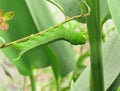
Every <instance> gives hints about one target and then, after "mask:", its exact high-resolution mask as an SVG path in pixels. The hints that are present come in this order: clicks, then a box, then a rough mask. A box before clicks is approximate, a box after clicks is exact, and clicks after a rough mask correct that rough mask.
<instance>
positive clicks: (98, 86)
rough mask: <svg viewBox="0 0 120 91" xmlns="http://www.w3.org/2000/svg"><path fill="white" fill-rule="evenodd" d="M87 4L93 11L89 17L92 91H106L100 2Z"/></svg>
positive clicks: (92, 0) (91, 1) (98, 0)
mask: <svg viewBox="0 0 120 91" xmlns="http://www.w3.org/2000/svg"><path fill="white" fill-rule="evenodd" d="M87 3H88V5H89V7H90V9H91V12H90V16H88V17H87V28H88V35H89V42H90V59H91V73H90V74H91V75H90V76H91V77H90V91H104V77H103V63H102V50H101V48H102V45H101V27H100V0H87Z"/></svg>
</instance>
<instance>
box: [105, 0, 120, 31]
mask: <svg viewBox="0 0 120 91" xmlns="http://www.w3.org/2000/svg"><path fill="white" fill-rule="evenodd" d="M107 2H108V6H109V9H110V13H111V16H112V19H113V21H114V23H115V25H116V28H117V30H118V32H119V33H120V21H119V20H120V14H119V12H120V1H119V0H114V1H113V0H107Z"/></svg>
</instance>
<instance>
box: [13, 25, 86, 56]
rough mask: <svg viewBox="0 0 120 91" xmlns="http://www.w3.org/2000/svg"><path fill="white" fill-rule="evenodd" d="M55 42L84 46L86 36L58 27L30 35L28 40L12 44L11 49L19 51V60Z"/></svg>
mask: <svg viewBox="0 0 120 91" xmlns="http://www.w3.org/2000/svg"><path fill="white" fill-rule="evenodd" d="M56 40H65V41H68V42H70V43H71V44H74V45H79V44H85V43H86V35H85V33H83V32H77V31H73V30H69V29H67V28H65V27H64V26H59V27H58V28H56V29H50V30H49V31H46V32H41V34H40V35H37V36H34V35H31V37H30V39H29V40H27V41H24V42H21V43H14V44H13V47H14V48H15V49H18V50H19V51H20V55H19V58H20V57H21V56H22V55H23V54H24V53H25V52H27V51H29V50H31V49H33V48H35V47H37V46H41V45H45V44H48V43H51V42H54V41H56Z"/></svg>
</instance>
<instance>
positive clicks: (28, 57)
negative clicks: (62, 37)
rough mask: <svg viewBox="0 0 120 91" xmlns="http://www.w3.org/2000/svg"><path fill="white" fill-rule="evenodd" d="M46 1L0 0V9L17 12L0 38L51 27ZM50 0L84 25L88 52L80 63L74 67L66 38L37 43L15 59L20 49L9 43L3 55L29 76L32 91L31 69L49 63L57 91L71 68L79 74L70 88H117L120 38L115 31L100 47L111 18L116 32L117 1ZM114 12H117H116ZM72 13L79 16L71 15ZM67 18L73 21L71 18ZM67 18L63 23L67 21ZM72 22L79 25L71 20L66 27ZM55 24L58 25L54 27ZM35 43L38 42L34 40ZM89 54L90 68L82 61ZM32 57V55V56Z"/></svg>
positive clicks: (74, 90)
mask: <svg viewBox="0 0 120 91" xmlns="http://www.w3.org/2000/svg"><path fill="white" fill-rule="evenodd" d="M47 1H50V0H47ZM47 1H46V0H36V1H33V0H31V1H30V0H25V1H24V0H22V1H14V0H12V1H7V0H4V1H1V3H0V8H1V9H2V10H4V11H11V10H12V11H15V12H16V15H15V17H14V18H13V20H11V21H10V28H9V30H8V31H7V32H3V31H0V36H1V38H4V40H5V41H6V42H11V41H14V40H17V39H20V38H23V37H25V36H29V35H31V34H33V35H35V33H37V32H38V31H39V30H44V29H47V28H48V30H50V29H51V28H49V27H50V26H53V25H55V20H54V19H53V18H54V17H52V15H51V14H50V11H49V10H48V7H47V4H46V3H47ZM13 2H14V4H13ZM52 2H53V3H52V4H54V5H55V6H56V7H57V8H59V9H60V10H61V11H62V12H63V14H64V15H65V17H66V15H67V16H69V17H72V19H76V20H77V21H78V22H82V23H86V24H87V28H88V37H89V43H90V54H89V49H88V50H87V51H86V52H85V53H84V54H83V55H80V58H79V60H78V61H77V63H80V65H77V66H76V67H75V59H74V54H73V51H72V48H71V45H70V44H69V43H67V42H65V41H57V42H54V43H50V44H49V45H45V46H38V47H36V48H34V49H33V50H30V51H29V52H27V53H24V55H23V56H21V58H20V59H19V60H18V61H15V60H14V59H15V58H16V57H18V54H19V52H18V51H17V50H15V49H14V48H13V47H12V46H9V47H7V48H3V49H2V50H3V52H4V53H5V55H6V56H7V57H8V59H9V60H10V61H11V62H12V63H13V64H14V65H15V66H16V67H17V68H18V70H19V72H20V73H21V74H22V75H24V76H29V77H30V79H31V86H32V90H33V91H35V90H36V88H35V82H34V74H33V69H35V68H43V67H47V66H49V65H50V66H51V67H52V69H53V72H54V75H55V79H56V86H57V90H58V91H61V80H62V79H63V77H64V76H65V75H67V74H68V73H69V72H70V71H72V70H73V69H74V67H75V69H74V74H73V77H75V76H76V74H77V75H79V77H78V76H77V77H76V78H74V81H75V83H74V82H72V85H71V91H89V90H91V91H104V90H107V91H117V89H118V87H119V84H120V81H119V78H120V77H119V75H120V74H119V73H120V67H119V63H120V61H119V37H118V35H117V33H116V34H113V35H112V36H111V37H110V38H109V40H108V41H106V43H104V44H103V48H102V47H101V46H102V45H101V39H102V33H101V32H103V33H104V31H103V30H104V29H103V25H104V23H105V22H106V21H107V20H108V19H110V18H112V19H113V20H114V22H115V28H114V29H115V30H118V31H119V21H118V20H119V17H118V15H119V14H117V13H118V12H119V5H118V3H119V1H118V2H117V1H115V2H114V3H113V1H112V0H108V2H107V0H98V1H94V0H89V1H86V2H84V0H65V1H64V0H54V1H52ZM86 3H87V4H86ZM8 4H9V6H8ZM108 6H109V7H108ZM21 7H22V8H21ZM40 10H41V11H40ZM89 10H91V12H90V16H85V17H80V16H83V15H85V14H87V13H89ZM115 11H118V12H117V13H116V12H115ZM46 12H47V14H46ZM79 15H80V16H79ZM88 15H89V14H88ZM75 16H78V17H77V18H74V17H75ZM67 19H68V20H72V19H71V18H67ZM67 19H66V20H65V21H64V22H68V21H67ZM68 24H69V22H68ZM74 24H75V25H79V23H72V26H68V28H69V29H70V28H71V27H72V28H73V29H74ZM60 25H63V23H60ZM15 26H16V27H15ZM58 26H59V24H58V25H57V27H58ZM57 27H56V26H55V27H54V26H53V27H52V30H55V29H56V28H57ZM116 27H117V29H116ZM58 29H59V28H58ZM16 30H17V32H16ZM80 32H81V31H80ZM84 32H85V31H84ZM13 35H15V36H13ZM31 36H32V35H31ZM35 36H36V35H35ZM105 36H106V34H105ZM30 38H32V37H30ZM23 40H24V39H23ZM33 40H34V38H33ZM35 40H37V39H35ZM76 40H77V39H76ZM28 41H29V38H28ZM19 42H23V41H19ZM12 44H15V42H12ZM34 44H35V45H37V43H34ZM4 45H6V44H4ZM4 45H3V44H2V46H1V47H4ZM20 48H22V47H20ZM111 48H112V49H111ZM23 50H24V49H23ZM89 55H90V57H91V67H90V65H88V66H87V67H86V65H84V64H83V63H84V60H85V59H86V58H87V57H88V56H89ZM33 56H34V57H35V58H33ZM102 56H103V57H102ZM66 57H67V58H66ZM102 59H103V63H102ZM90 68H91V71H90ZM89 78H90V82H89ZM89 83H90V84H89ZM62 90H63V91H65V90H68V91H69V90H70V89H69V86H68V88H64V89H62Z"/></svg>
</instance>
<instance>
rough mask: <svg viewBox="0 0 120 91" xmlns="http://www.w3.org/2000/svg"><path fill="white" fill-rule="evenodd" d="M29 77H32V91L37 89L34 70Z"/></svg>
mask: <svg viewBox="0 0 120 91" xmlns="http://www.w3.org/2000/svg"><path fill="white" fill-rule="evenodd" d="M29 77H30V82H31V89H32V91H36V85H35V81H34V75H33V72H32V74H31V75H30V76H29Z"/></svg>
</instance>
